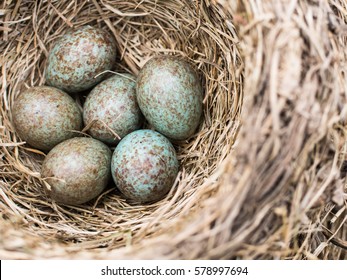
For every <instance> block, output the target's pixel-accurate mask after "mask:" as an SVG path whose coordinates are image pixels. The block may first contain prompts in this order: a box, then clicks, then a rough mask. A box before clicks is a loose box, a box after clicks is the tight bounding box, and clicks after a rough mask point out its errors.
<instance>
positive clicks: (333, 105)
mask: <svg viewBox="0 0 347 280" xmlns="http://www.w3.org/2000/svg"><path fill="white" fill-rule="evenodd" d="M346 20H347V4H346V2H345V1H343V0H330V1H328V0H317V1H314V0H312V1H301V0H291V1H289V0H280V1H278V0H265V1H256V0H237V1H227V0H224V1H223V0H214V1H212V0H211V1H210V0H201V1H193V0H177V1H171V0H169V1H160V0H157V1H155V0H142V1H135V0H131V1H119V0H91V1H87V0H72V1H71V0H69V1H67V0H66V1H65V0H63V1H54V0H50V1H48V0H47V1H30V0H22V1H12V0H7V1H3V2H2V3H0V40H1V41H0V55H1V56H0V70H1V73H0V90H1V91H0V97H1V99H0V106H1V107H0V109H1V115H0V148H1V150H0V211H1V214H0V257H1V258H2V259H9V258H10V259H32V258H69V259H72V258H79V259H88V258H91V259H99V258H101V259H104V258H118V259H124V258H125V259H132V258H137V259H139V258H144V259H158V258H168V259H196V258H200V259H230V258H231V259H347V254H346V250H347V224H346V220H347V215H346V213H347V188H346V184H345V177H346V173H347V161H346V153H347V145H346V137H347V131H346V114H347V106H346V105H347V102H346V101H347V81H346V73H345V72H346V70H345V69H347V67H346V55H347V37H346V35H347V27H346ZM86 24H90V25H96V26H99V27H102V28H104V29H107V30H109V32H111V33H112V34H113V35H114V36H115V38H116V41H117V47H118V50H119V55H118V58H117V67H116V69H115V70H116V71H129V72H132V73H134V74H137V72H138V70H139V69H140V68H141V67H142V66H143V65H144V63H145V62H146V61H147V60H148V59H149V58H151V57H152V56H154V55H157V54H171V55H176V56H182V57H186V58H187V59H189V60H190V61H191V62H192V63H194V64H195V65H196V66H197V67H198V68H199V70H200V72H201V73H202V75H203V77H204V79H203V80H204V92H205V99H204V120H203V122H202V124H201V126H200V128H199V131H198V132H197V133H196V135H195V136H194V137H192V138H191V139H189V140H188V141H182V142H176V143H174V144H175V147H176V150H177V153H178V156H179V159H180V162H181V169H180V173H179V176H178V177H177V180H176V182H175V185H174V187H173V188H172V191H171V192H170V194H169V195H168V196H167V197H166V198H165V199H164V200H162V201H159V202H157V203H155V204H151V205H136V204H129V203H128V202H127V201H126V200H124V199H123V198H122V197H121V196H120V194H119V192H117V190H116V188H115V186H113V185H112V184H110V186H109V188H108V189H107V190H106V191H105V192H104V193H103V194H102V195H101V196H100V197H98V198H97V199H96V200H94V201H91V202H90V203H87V204H84V205H82V206H78V207H69V206H61V205H57V204H55V203H54V202H53V201H51V200H50V199H49V198H48V197H46V196H45V194H44V191H43V188H44V183H43V181H42V180H41V178H40V164H41V163H42V160H43V158H44V154H43V153H42V152H40V151H37V150H35V149H32V148H30V147H29V146H27V145H26V144H25V143H24V142H22V140H21V139H19V138H18V136H17V135H16V133H15V130H14V127H13V125H12V122H11V108H12V106H13V102H14V100H15V99H16V97H17V96H18V95H19V94H20V92H21V91H22V90H23V89H25V88H28V87H31V86H37V85H42V84H44V82H45V80H44V71H45V63H46V59H47V54H48V52H49V50H50V48H51V46H52V45H53V44H54V41H55V40H56V39H57V38H59V37H60V36H61V35H63V34H64V33H65V32H66V31H67V30H69V29H70V28H78V27H79V26H82V25H86ZM75 98H76V100H77V101H78V102H82V100H83V98H81V97H78V96H76V97H75Z"/></svg>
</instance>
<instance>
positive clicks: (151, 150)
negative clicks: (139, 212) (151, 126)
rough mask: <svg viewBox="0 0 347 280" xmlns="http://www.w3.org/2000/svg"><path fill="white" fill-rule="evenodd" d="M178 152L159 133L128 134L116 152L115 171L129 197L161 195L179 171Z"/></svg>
mask: <svg viewBox="0 0 347 280" xmlns="http://www.w3.org/2000/svg"><path fill="white" fill-rule="evenodd" d="M178 168H179V164H178V160H177V156H176V152H175V149H174V147H173V146H172V144H171V143H170V141H169V140H168V139H167V138H166V137H164V136H163V135H161V134H160V133H158V132H155V131H153V130H148V129H143V130H137V131H134V132H132V133H130V134H128V135H127V136H125V137H124V138H123V139H122V141H120V142H119V144H118V146H117V147H116V149H115V150H114V152H113V155H112V162H111V173H112V177H113V180H114V182H115V184H116V186H117V187H118V189H119V190H120V191H121V192H122V193H123V194H124V196H125V197H127V198H130V199H132V200H134V201H139V202H151V201H156V200H159V199H161V198H163V196H164V195H165V194H167V192H168V191H169V190H170V189H171V187H172V185H173V183H174V181H175V178H176V176H177V173H178Z"/></svg>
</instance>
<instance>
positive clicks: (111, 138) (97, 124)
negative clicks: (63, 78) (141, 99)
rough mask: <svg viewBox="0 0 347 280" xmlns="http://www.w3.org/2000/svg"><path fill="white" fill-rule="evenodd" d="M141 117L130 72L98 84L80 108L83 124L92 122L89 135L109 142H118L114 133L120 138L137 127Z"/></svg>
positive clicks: (133, 79)
mask: <svg viewBox="0 0 347 280" xmlns="http://www.w3.org/2000/svg"><path fill="white" fill-rule="evenodd" d="M142 119H143V116H142V114H141V110H140V108H139V106H138V105H137V101H136V82H135V77H134V76H132V75H130V74H119V75H114V76H112V77H111V78H108V79H107V80H105V81H103V82H101V83H100V84H98V85H97V86H96V87H94V88H93V90H92V91H91V92H90V94H89V95H88V96H87V99H86V102H85V103H84V107H83V120H84V124H85V125H86V126H88V125H89V124H91V127H90V129H89V134H90V135H91V136H93V137H94V138H96V139H99V140H100V141H103V142H105V143H108V144H111V145H114V144H117V143H118V142H119V138H117V137H116V136H115V135H114V133H116V134H117V135H118V136H119V137H120V138H123V137H124V136H125V135H127V134H129V133H130V132H132V131H134V130H137V129H139V128H140V126H141V124H142ZM112 131H113V132H114V133H113V132H112Z"/></svg>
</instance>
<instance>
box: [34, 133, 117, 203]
mask: <svg viewBox="0 0 347 280" xmlns="http://www.w3.org/2000/svg"><path fill="white" fill-rule="evenodd" d="M111 155H112V153H111V150H110V149H109V148H108V147H107V146H106V145H105V144H104V143H102V142H100V141H98V140H96V139H93V138H84V137H75V138H72V139H69V140H66V141H64V142H62V143H60V144H59V145H57V146H55V147H54V148H53V149H52V150H51V151H50V152H49V153H48V155H47V156H46V158H45V160H44V162H43V164H42V170H41V177H42V178H43V179H44V180H45V181H46V182H47V183H48V184H49V188H48V189H47V192H48V194H49V195H50V196H51V197H52V199H54V200H55V201H56V202H58V203H63V204H71V205H77V204H81V203H84V202H87V201H89V200H91V199H93V198H95V197H97V196H98V195H99V194H100V193H101V192H102V191H103V190H104V188H105V187H106V185H107V183H108V181H109V178H110V164H111Z"/></svg>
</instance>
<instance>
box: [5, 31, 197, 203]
mask: <svg viewBox="0 0 347 280" xmlns="http://www.w3.org/2000/svg"><path fill="white" fill-rule="evenodd" d="M116 54H117V51H116V43H115V40H114V38H113V37H112V36H111V35H110V34H109V33H107V32H105V31H104V30H102V29H99V28H96V27H92V26H84V27H81V28H79V29H77V30H73V31H70V32H68V33H66V34H65V35H64V36H62V37H61V38H60V39H59V40H58V41H57V42H56V43H55V44H54V46H53V47H52V48H51V50H50V52H49V56H48V60H47V65H46V69H45V78H46V85H44V86H37V87H32V88H29V89H27V90H25V91H24V92H22V93H21V94H20V95H19V97H18V98H17V99H16V100H15V103H14V105H13V110H12V120H13V124H14V127H15V129H16V132H17V134H18V135H19V137H20V138H21V139H22V140H24V141H26V142H27V143H28V144H29V145H31V146H32V147H34V148H36V149H40V150H42V151H44V152H48V154H47V156H46V158H45V159H44V161H43V164H42V169H41V178H42V179H43V180H44V181H45V182H46V186H47V188H46V192H47V193H48V194H49V195H50V197H51V198H52V199H53V200H55V201H56V202H57V203H62V204H70V205H76V204H82V203H85V202H87V201H89V200H91V199H93V198H96V197H97V196H98V195H99V194H100V193H101V192H102V191H103V190H104V189H105V188H106V186H107V184H108V182H109V180H110V178H111V177H112V179H113V180H114V182H115V185H116V187H117V188H118V189H119V190H120V192H121V193H122V194H123V196H124V197H125V198H127V199H130V200H133V201H137V202H140V203H145V202H154V201H157V200H159V199H161V198H163V197H164V196H165V195H166V194H167V193H168V192H169V190H170V189H171V187H172V186H173V184H174V182H175V179H176V177H177V174H178V171H179V162H178V159H177V155H176V151H175V148H174V146H173V145H172V144H171V142H170V140H185V139H188V138H189V137H191V136H192V135H193V134H194V133H195V131H196V129H197V128H198V126H199V123H200V120H201V116H202V109H203V108H202V103H203V90H202V85H201V81H200V79H199V76H198V74H197V72H196V70H195V69H194V67H193V66H192V65H191V64H190V63H189V62H188V61H186V60H184V59H182V58H177V57H174V56H170V55H165V56H155V57H154V58H152V59H150V60H149V61H148V62H147V63H146V64H145V65H144V66H143V67H142V69H140V72H139V74H138V76H137V77H135V76H134V75H132V74H129V73H115V74H114V75H112V76H111V77H110V76H109V75H108V73H107V71H108V70H113V68H114V66H115V60H116ZM70 94H82V95H85V94H87V97H86V100H85V102H84V104H83V110H82V112H81V109H80V106H78V104H77V103H76V102H75V100H74V99H73V98H72V97H71V96H70ZM145 120H147V122H148V123H149V125H150V127H151V128H152V129H142V127H143V123H144V121H145ZM83 128H84V129H83ZM82 130H83V131H87V132H88V134H89V136H90V137H88V136H87V137H85V136H86V135H84V134H83V133H81V131H82ZM110 147H115V148H114V152H113V153H112V151H111V149H110Z"/></svg>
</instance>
